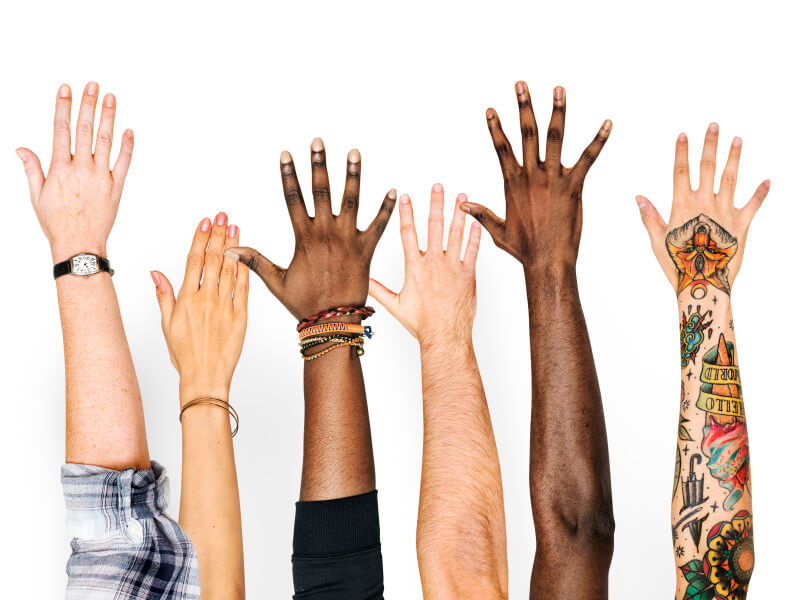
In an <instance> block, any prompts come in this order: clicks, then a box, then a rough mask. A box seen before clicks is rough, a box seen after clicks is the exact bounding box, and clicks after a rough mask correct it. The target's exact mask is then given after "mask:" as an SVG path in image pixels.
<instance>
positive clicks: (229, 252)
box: [222, 248, 239, 262]
mask: <svg viewBox="0 0 800 600" xmlns="http://www.w3.org/2000/svg"><path fill="white" fill-rule="evenodd" d="M222 255H223V256H224V257H225V258H229V259H231V260H235V261H236V262H239V255H238V254H236V252H234V251H233V250H231V249H230V248H226V249H225V250H223V251H222Z"/></svg>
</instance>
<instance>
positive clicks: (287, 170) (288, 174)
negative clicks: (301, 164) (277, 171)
mask: <svg viewBox="0 0 800 600" xmlns="http://www.w3.org/2000/svg"><path fill="white" fill-rule="evenodd" d="M296 176H297V172H296V171H295V170H294V164H292V163H288V164H285V165H281V177H283V178H284V179H291V178H293V177H296Z"/></svg>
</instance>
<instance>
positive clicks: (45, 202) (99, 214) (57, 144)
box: [17, 82, 133, 262]
mask: <svg viewBox="0 0 800 600" xmlns="http://www.w3.org/2000/svg"><path fill="white" fill-rule="evenodd" d="M98 93H99V87H98V85H97V84H96V83H94V82H91V83H89V84H87V85H86V88H85V90H84V92H83V98H82V99H81V106H80V110H79V112H78V123H77V125H76V127H75V154H74V155H73V154H72V151H71V140H70V111H71V107H72V92H71V90H70V88H69V86H68V85H66V84H64V85H62V86H61V87H60V88H59V90H58V97H57V98H56V115H55V121H54V127H53V155H52V159H51V161H50V170H49V171H48V173H47V177H46V178H45V176H44V173H43V172H42V166H41V163H40V161H39V158H38V157H37V156H36V154H34V153H33V152H32V151H30V150H28V149H27V148H18V149H17V155H18V156H19V157H20V159H21V160H22V162H23V164H24V166H25V174H26V175H27V177H28V187H29V188H30V193H31V202H32V203H33V209H34V210H35V211H36V216H37V217H38V219H39V224H40V225H41V226H42V229H43V230H44V233H45V235H46V236H47V239H48V240H49V241H50V249H51V252H52V254H53V261H54V262H60V261H63V260H66V259H68V258H70V257H71V256H74V255H75V254H80V253H81V252H91V253H94V254H97V255H99V256H102V257H106V256H107V255H106V242H107V240H108V235H109V233H110V232H111V227H112V226H113V225H114V219H115V218H116V216H117V208H118V207H119V200H120V196H121V195H122V186H123V184H124V183H125V176H126V175H127V173H128V167H129V166H130V163H131V156H132V153H133V131H131V130H130V129H127V130H126V131H125V133H123V134H122V144H121V146H120V151H119V156H118V157H117V161H116V163H115V165H114V168H113V170H109V158H110V155H111V143H112V140H113V134H114V115H115V113H116V106H117V105H116V99H115V98H114V96H113V95H112V94H107V95H106V96H105V97H104V98H103V103H102V109H101V114H100V124H99V126H98V128H97V140H96V142H95V144H94V152H92V138H93V136H94V115H95V107H96V105H97V99H98Z"/></svg>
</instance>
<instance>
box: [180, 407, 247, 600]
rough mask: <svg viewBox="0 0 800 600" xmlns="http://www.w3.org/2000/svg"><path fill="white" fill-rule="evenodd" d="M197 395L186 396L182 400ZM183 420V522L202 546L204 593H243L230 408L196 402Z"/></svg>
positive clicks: (200, 560) (211, 595)
mask: <svg viewBox="0 0 800 600" xmlns="http://www.w3.org/2000/svg"><path fill="white" fill-rule="evenodd" d="M192 399H193V398H191V397H186V398H183V397H182V398H181V404H182V405H183V404H184V403H185V402H188V401H190V400H192ZM221 399H222V400H227V398H221ZM181 422H182V433H183V469H182V480H181V505H180V525H181V526H182V527H183V528H184V530H185V531H186V533H187V534H188V535H189V537H190V538H191V540H192V543H193V544H194V547H195V550H196V551H197V558H198V563H199V567H200V583H201V587H202V590H203V598H211V599H215V598H231V599H233V598H244V555H243V548H242V522H241V514H240V509H239V486H238V483H237V480H236V464H235V461H234V454H233V441H232V438H231V424H230V422H229V417H228V413H227V412H226V411H225V410H223V409H222V408H219V407H217V406H210V405H195V406H192V407H190V408H189V409H187V410H186V412H185V413H184V414H183V418H182V421H181Z"/></svg>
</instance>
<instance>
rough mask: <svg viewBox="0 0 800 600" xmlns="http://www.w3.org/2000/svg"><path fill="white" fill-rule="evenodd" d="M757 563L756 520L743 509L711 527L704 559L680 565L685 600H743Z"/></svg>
mask: <svg viewBox="0 0 800 600" xmlns="http://www.w3.org/2000/svg"><path fill="white" fill-rule="evenodd" d="M754 564H755V553H754V549H753V519H752V517H751V515H750V513H749V512H747V511H746V510H742V511H739V512H738V513H736V515H735V516H734V517H733V518H732V519H731V520H730V521H721V522H719V523H717V524H716V525H714V527H712V528H711V530H710V531H709V532H708V550H707V551H706V553H705V556H704V557H703V560H702V561H701V560H691V561H689V562H688V563H686V564H685V565H683V566H681V567H680V569H681V572H682V573H683V576H684V578H685V579H686V582H687V584H688V587H687V588H686V593H685V594H684V596H683V600H744V598H745V597H746V595H747V587H748V585H749V583H750V577H751V575H752V574H753V566H754Z"/></svg>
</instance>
